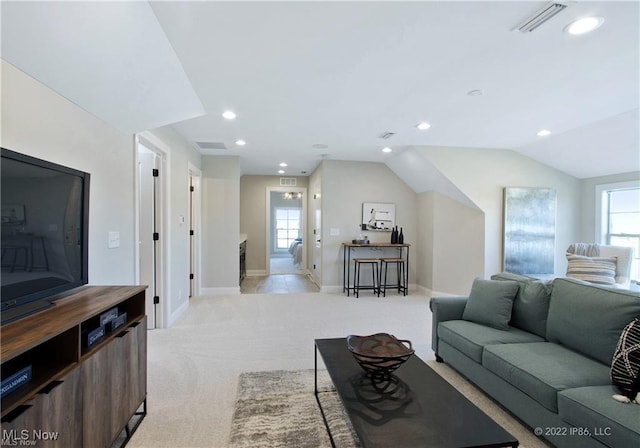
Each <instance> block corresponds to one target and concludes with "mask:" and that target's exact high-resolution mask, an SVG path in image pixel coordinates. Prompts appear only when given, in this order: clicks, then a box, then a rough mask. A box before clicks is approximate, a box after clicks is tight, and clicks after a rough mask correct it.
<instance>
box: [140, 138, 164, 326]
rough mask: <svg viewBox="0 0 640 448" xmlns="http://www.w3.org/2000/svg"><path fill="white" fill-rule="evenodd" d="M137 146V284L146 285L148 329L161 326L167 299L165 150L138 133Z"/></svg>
mask: <svg viewBox="0 0 640 448" xmlns="http://www.w3.org/2000/svg"><path fill="white" fill-rule="evenodd" d="M136 143H137V144H136V147H137V164H138V166H137V171H136V178H137V179H136V181H137V195H136V202H137V214H136V216H137V228H136V234H137V241H138V244H137V248H136V249H137V260H138V263H137V266H136V277H137V279H136V280H137V283H138V284H141V285H147V286H148V289H147V291H146V304H145V308H146V311H147V328H149V329H153V328H158V327H161V326H162V322H163V311H164V309H163V304H164V303H165V301H164V294H163V291H164V284H165V269H164V259H165V258H164V253H165V235H164V234H165V232H164V231H163V230H164V226H163V217H164V214H165V213H164V210H165V200H164V191H165V190H164V188H165V177H166V170H165V165H166V164H165V160H166V153H165V152H164V151H162V150H160V149H159V148H158V146H157V145H154V144H153V143H151V142H150V141H149V140H148V139H146V138H144V137H141V136H138V137H137V141H136Z"/></svg>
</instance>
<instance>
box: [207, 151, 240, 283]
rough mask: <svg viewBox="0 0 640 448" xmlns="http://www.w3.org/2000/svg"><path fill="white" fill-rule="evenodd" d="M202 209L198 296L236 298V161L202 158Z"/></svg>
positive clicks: (237, 190)
mask: <svg viewBox="0 0 640 448" xmlns="http://www.w3.org/2000/svg"><path fill="white" fill-rule="evenodd" d="M202 208H203V210H202V222H203V232H202V272H203V283H202V294H234V293H236V294H239V293H240V287H239V275H240V266H239V239H240V159H239V158H238V157H236V156H203V157H202Z"/></svg>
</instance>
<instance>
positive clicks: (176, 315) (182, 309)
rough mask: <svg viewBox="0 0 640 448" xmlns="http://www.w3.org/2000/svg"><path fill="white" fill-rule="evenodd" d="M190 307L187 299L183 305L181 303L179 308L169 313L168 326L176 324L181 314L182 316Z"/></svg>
mask: <svg viewBox="0 0 640 448" xmlns="http://www.w3.org/2000/svg"><path fill="white" fill-rule="evenodd" d="M188 308H189V300H188V299H187V300H185V301H184V303H183V304H182V305H180V307H179V308H178V309H177V310H175V311H174V312H173V313H171V314H170V315H169V318H168V319H167V328H169V327H170V326H172V325H173V324H175V323H176V321H177V320H178V319H179V318H180V316H182V315H183V314H184V313H185V311H187V309H188Z"/></svg>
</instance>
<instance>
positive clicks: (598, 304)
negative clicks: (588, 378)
mask: <svg viewBox="0 0 640 448" xmlns="http://www.w3.org/2000/svg"><path fill="white" fill-rule="evenodd" d="M638 315H640V294H639V293H636V292H632V291H628V290H621V289H613V288H606V287H603V286H597V285H591V284H588V283H584V282H581V281H579V280H574V279H570V278H556V279H555V280H554V281H553V288H552V290H551V301H550V303H549V316H548V317H547V340H549V341H550V342H557V343H559V344H562V345H565V346H567V347H569V348H572V349H574V350H577V351H579V352H580V353H582V354H585V355H587V356H590V357H592V358H593V359H596V360H598V361H600V362H603V363H605V364H607V365H611V359H612V358H613V352H614V351H615V349H616V345H617V343H618V339H619V338H620V334H621V333H622V330H623V329H624V327H625V326H626V325H627V324H628V323H629V322H631V321H632V320H633V318H634V317H636V316H638Z"/></svg>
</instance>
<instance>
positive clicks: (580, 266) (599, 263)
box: [567, 254, 617, 285]
mask: <svg viewBox="0 0 640 448" xmlns="http://www.w3.org/2000/svg"><path fill="white" fill-rule="evenodd" d="M616 260H617V259H616V257H611V258H607V257H584V256H582V255H573V254H567V261H568V263H569V265H568V267H567V277H571V278H576V279H578V280H583V281H585V282H591V283H599V284H602V285H613V284H614V283H615V281H616Z"/></svg>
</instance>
